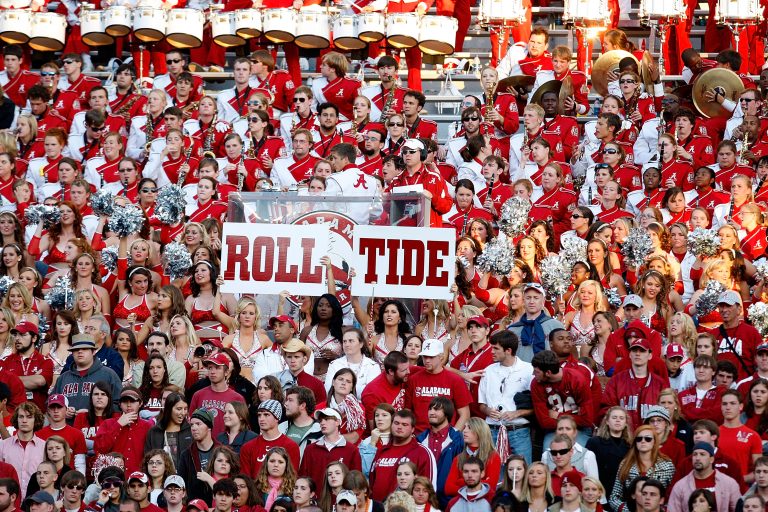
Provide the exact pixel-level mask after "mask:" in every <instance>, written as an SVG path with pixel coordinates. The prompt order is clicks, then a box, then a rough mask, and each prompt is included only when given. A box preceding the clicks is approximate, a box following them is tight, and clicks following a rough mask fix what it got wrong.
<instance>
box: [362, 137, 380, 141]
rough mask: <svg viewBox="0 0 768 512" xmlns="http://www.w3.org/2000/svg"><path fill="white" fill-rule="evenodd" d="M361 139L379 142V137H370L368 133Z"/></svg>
mask: <svg viewBox="0 0 768 512" xmlns="http://www.w3.org/2000/svg"><path fill="white" fill-rule="evenodd" d="M363 140H367V141H370V142H381V139H380V138H379V137H371V136H370V135H369V136H368V137H363Z"/></svg>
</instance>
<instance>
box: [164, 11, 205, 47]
mask: <svg viewBox="0 0 768 512" xmlns="http://www.w3.org/2000/svg"><path fill="white" fill-rule="evenodd" d="M203 25H205V16H203V13H202V11H198V10H197V9H171V10H170V11H169V12H168V25H167V27H166V33H167V34H168V35H167V36H166V40H167V41H168V44H170V45H171V46H173V47H175V48H197V47H199V46H201V45H202V44H203Z"/></svg>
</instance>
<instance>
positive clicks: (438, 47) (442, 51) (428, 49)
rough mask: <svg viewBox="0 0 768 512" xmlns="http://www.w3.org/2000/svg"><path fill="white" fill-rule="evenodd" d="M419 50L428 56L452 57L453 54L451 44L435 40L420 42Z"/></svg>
mask: <svg viewBox="0 0 768 512" xmlns="http://www.w3.org/2000/svg"><path fill="white" fill-rule="evenodd" d="M419 49H420V50H421V51H422V52H424V53H425V54H427V55H450V54H452V53H453V46H451V44H449V43H446V42H445V41H436V40H434V39H428V40H426V41H421V42H419Z"/></svg>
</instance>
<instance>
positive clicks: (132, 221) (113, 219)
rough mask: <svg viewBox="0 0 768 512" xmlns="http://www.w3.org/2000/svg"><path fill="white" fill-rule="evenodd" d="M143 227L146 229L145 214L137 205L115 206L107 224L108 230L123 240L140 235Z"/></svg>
mask: <svg viewBox="0 0 768 512" xmlns="http://www.w3.org/2000/svg"><path fill="white" fill-rule="evenodd" d="M142 227H144V212H143V211H142V209H141V208H139V207H138V206H136V205H135V204H127V205H125V206H115V209H114V211H113V212H112V215H111V216H110V217H109V222H108V223H107V229H108V230H110V231H112V232H114V233H117V236H119V237H121V238H122V237H125V236H128V235H132V234H134V233H138V232H139V231H141V228H142Z"/></svg>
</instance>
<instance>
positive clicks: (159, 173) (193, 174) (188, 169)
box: [143, 128, 200, 188]
mask: <svg viewBox="0 0 768 512" xmlns="http://www.w3.org/2000/svg"><path fill="white" fill-rule="evenodd" d="M184 139H185V137H184V134H183V133H182V131H181V130H179V129H178V128H168V133H167V134H166V135H165V147H164V148H163V149H162V151H161V152H160V155H159V158H157V159H155V158H153V159H152V162H151V163H152V164H153V165H155V166H156V165H157V162H158V160H159V162H160V169H157V170H152V169H150V168H149V167H150V164H149V163H148V164H147V166H146V167H145V168H144V173H143V175H144V176H145V177H150V178H152V179H155V181H156V182H157V186H158V187H161V188H162V187H163V186H165V185H167V184H169V183H173V184H176V185H179V186H180V187H183V186H184V185H188V184H192V183H196V182H197V166H198V164H199V163H200V158H199V156H198V155H196V154H195V147H196V146H195V144H189V143H187V145H186V147H185V144H184V143H185V140H184Z"/></svg>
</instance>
